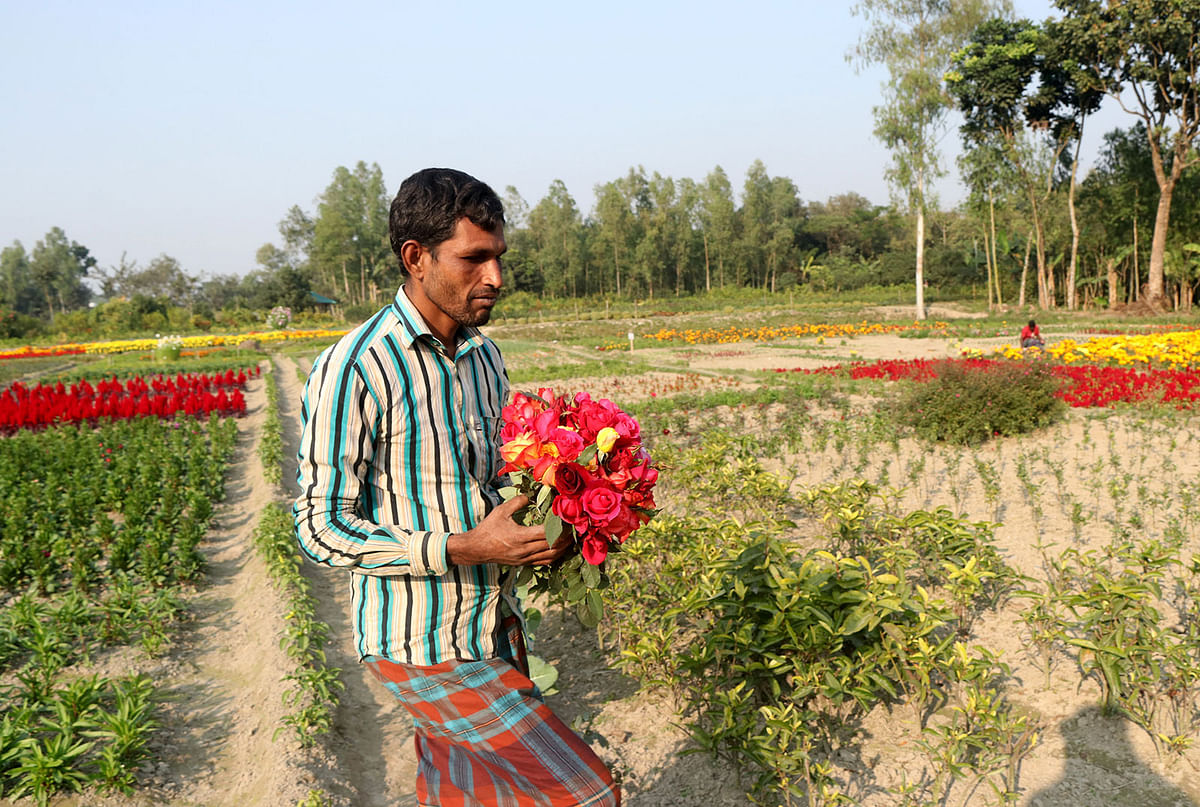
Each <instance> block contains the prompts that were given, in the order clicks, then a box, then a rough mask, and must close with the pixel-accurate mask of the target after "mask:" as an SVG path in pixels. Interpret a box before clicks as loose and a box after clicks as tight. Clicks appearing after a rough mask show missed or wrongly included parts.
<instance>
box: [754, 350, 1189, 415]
mask: <svg viewBox="0 0 1200 807" xmlns="http://www.w3.org/2000/svg"><path fill="white" fill-rule="evenodd" d="M1002 361H1003V360H1001V359H982V358H965V359H944V360H942V363H944V362H948V363H953V364H959V365H962V366H964V367H966V368H968V369H970V370H973V371H979V372H988V371H989V370H992V369H995V368H996V367H999V366H1000V365H1001V362H1002ZM939 363H940V362H938V361H935V360H933V359H884V360H880V361H875V362H870V363H867V362H856V363H854V364H849V365H845V366H843V365H833V366H829V367H819V368H817V369H815V370H814V369H805V368H797V369H795V370H792V371H791V372H800V373H805V374H815V373H820V374H837V373H843V372H844V373H848V374H849V375H850V377H851V378H854V379H860V378H875V379H882V380H885V381H898V380H901V379H908V380H913V381H928V380H929V379H931V378H933V377H934V375H935V374H936V373H937V367H938V365H939ZM1050 369H1051V372H1053V374H1054V375H1055V376H1056V377H1057V378H1059V379H1061V380H1062V381H1063V385H1062V387H1061V389H1059V391H1058V397H1059V398H1061V399H1062V400H1063V401H1065V402H1066V403H1067V404H1069V405H1071V406H1074V407H1105V406H1112V405H1113V404H1116V403H1139V402H1145V401H1150V402H1155V403H1157V402H1162V403H1168V404H1173V405H1175V406H1178V407H1181V408H1191V407H1192V406H1193V405H1194V404H1195V403H1197V402H1200V367H1198V368H1196V369H1193V370H1174V369H1148V370H1135V369H1133V368H1131V367H1101V366H1097V365H1065V364H1056V365H1052V366H1051V368H1050ZM776 372H781V373H782V372H788V371H787V370H784V369H779V370H777V371H776Z"/></svg>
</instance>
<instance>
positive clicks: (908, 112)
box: [848, 0, 1008, 319]
mask: <svg viewBox="0 0 1200 807" xmlns="http://www.w3.org/2000/svg"><path fill="white" fill-rule="evenodd" d="M1007 6H1008V4H1007V0H860V2H859V3H858V4H857V5H855V6H854V7H853V9H852V13H854V14H856V15H861V16H862V17H864V18H865V19H866V22H867V31H866V33H865V34H863V36H862V37H861V38H860V39H859V42H858V45H857V46H856V47H855V48H854V49H853V50H852V51H851V52H850V53H849V54H848V58H849V59H850V60H851V61H852V62H854V63H856V64H858V65H859V66H860V67H861V66H866V65H872V64H882V65H884V66H885V67H886V68H887V70H888V75H889V79H888V81H887V83H886V84H885V85H884V92H883V103H882V104H880V105H879V106H877V107H875V110H874V112H875V123H876V126H875V134H876V136H877V137H878V138H879V139H880V140H882V141H883V143H884V144H885V145H886V146H887V147H888V148H889V149H890V150H891V152H892V166H891V168H890V169H889V170H888V174H887V176H888V180H889V183H890V184H891V186H892V189H893V191H894V192H895V194H896V196H897V198H898V199H899V200H901V201H902V202H903V203H905V204H907V207H908V210H909V211H910V212H911V213H912V214H913V216H914V219H915V231H916V232H915V240H916V266H915V273H916V315H917V318H918V319H924V318H925V291H924V285H925V215H926V211H927V210H928V208H929V206H930V204H931V202H932V198H931V197H932V193H931V187H930V185H931V183H932V182H933V180H935V179H936V178H937V177H939V176H941V175H942V174H943V173H944V172H943V170H942V168H941V165H940V153H939V143H940V141H941V138H942V137H943V136H944V134H945V131H946V128H947V126H948V114H949V112H950V109H951V107H952V104H953V99H952V98H951V97H950V96H949V94H948V93H947V92H946V89H945V85H944V83H943V78H942V77H943V76H944V75H945V73H946V71H947V70H948V69H949V67H950V58H951V56H952V54H953V53H954V52H955V51H956V50H958V49H959V48H960V47H962V45H963V44H964V43H965V42H966V40H967V37H968V36H969V35H970V33H971V31H973V30H974V29H975V28H976V26H978V25H979V24H980V23H981V22H983V21H984V20H985V19H987V18H988V17H990V16H992V15H993V14H994V13H995V12H996V11H997V10H998V9H1001V8H1007Z"/></svg>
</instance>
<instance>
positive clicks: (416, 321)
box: [392, 286, 483, 361]
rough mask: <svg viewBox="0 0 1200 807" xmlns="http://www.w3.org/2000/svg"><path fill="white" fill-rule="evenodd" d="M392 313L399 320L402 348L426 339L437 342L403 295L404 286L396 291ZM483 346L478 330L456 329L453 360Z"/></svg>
mask: <svg viewBox="0 0 1200 807" xmlns="http://www.w3.org/2000/svg"><path fill="white" fill-rule="evenodd" d="M392 311H394V312H395V314H396V317H397V318H398V319H399V320H400V326H401V332H400V333H401V338H402V340H403V342H404V346H405V347H407V348H411V347H412V345H413V342H415V341H417V340H418V339H420V338H421V337H422V336H424V337H426V341H427V342H437V337H436V336H434V335H433V331H431V330H429V324H428V323H427V322H425V317H423V316H421V312H420V311H418V310H417V307H416V306H415V305H413V302H412V300H410V299H408V295H407V294H405V293H404V286H401V287H400V288H399V289H397V290H396V299H395V300H393V301H392ZM482 345H483V334H482V333H480V331H479V329H478V328H476V327H473V326H467V325H464V326H462V327H461V328H459V329H458V346H457V349H456V350H455V353H454V359H455V361H457V360H458V359H461V358H462V357H463V356H465V355H466V354H467V353H469V352H470V351H472V350H475V349H476V348H478V347H481V346H482Z"/></svg>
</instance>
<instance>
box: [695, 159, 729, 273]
mask: <svg viewBox="0 0 1200 807" xmlns="http://www.w3.org/2000/svg"><path fill="white" fill-rule="evenodd" d="M736 210H737V208H736V206H735V205H734V203H733V186H732V185H730V184H729V177H728V176H727V175H726V174H725V169H724V168H722V167H721V166H719V165H718V166H717V167H716V168H714V169H713V170H712V171H710V172H709V173H708V176H706V177H705V178H704V184H703V185H701V186H700V214H699V215H700V231H701V234H702V239H703V243H704V290H705V291H708V290H710V289H711V288H712V276H711V270H710V269H709V264H710V262H711V260H710V256H711V257H715V258H716V261H717V284H718V285H719V286H720V287H721V288H724V287H725V261H726V257H727V256H728V254H729V251H730V249H731V248H732V246H733V243H734V240H735V239H736V237H737V230H736V226H735V224H736Z"/></svg>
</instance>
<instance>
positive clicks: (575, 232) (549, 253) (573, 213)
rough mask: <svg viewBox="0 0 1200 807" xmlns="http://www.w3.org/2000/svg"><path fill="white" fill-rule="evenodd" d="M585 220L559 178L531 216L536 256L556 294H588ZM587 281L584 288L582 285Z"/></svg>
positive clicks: (530, 221) (530, 224) (530, 227)
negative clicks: (585, 261)
mask: <svg viewBox="0 0 1200 807" xmlns="http://www.w3.org/2000/svg"><path fill="white" fill-rule="evenodd" d="M582 226H583V220H582V218H581V216H580V215H579V208H578V207H577V206H576V204H575V199H574V197H572V196H571V192H570V191H568V190H567V186H566V183H564V182H563V181H562V180H561V179H556V180H554V181H553V182H551V183H550V189H549V191H547V193H546V196H544V197H543V198H542V200H541V201H540V202H538V203H537V205H535V206H534V208H533V210H531V211H530V213H529V230H530V232H531V234H532V235H533V240H534V243H535V245H536V247H535V256H536V259H537V262H538V265H539V266H540V267H541V270H542V276H543V277H544V278H545V281H546V285H547V286H548V287H549V289H550V291H551V293H552V294H561V295H563V296H575V295H578V294H581V293H586V281H585V278H584V277H583V273H584V266H585V263H584V256H583V244H582V234H583V230H582ZM581 281H584V289H580V282H581Z"/></svg>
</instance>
